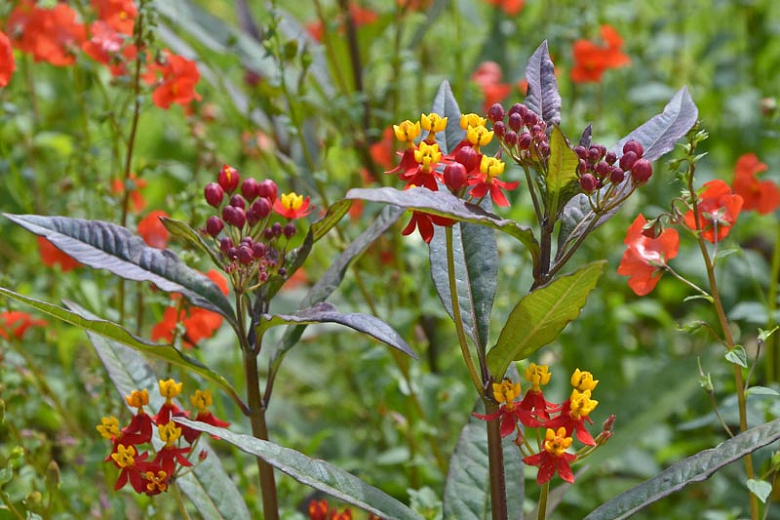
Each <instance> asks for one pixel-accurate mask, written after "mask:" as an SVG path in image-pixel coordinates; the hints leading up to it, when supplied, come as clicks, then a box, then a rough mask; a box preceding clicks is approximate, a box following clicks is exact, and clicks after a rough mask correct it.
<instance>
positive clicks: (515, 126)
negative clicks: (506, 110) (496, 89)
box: [509, 112, 523, 132]
mask: <svg viewBox="0 0 780 520" xmlns="http://www.w3.org/2000/svg"><path fill="white" fill-rule="evenodd" d="M509 128H511V129H512V130H514V131H515V132H518V131H520V129H521V128H523V116H522V115H520V114H519V113H517V112H511V113H510V114H509Z"/></svg>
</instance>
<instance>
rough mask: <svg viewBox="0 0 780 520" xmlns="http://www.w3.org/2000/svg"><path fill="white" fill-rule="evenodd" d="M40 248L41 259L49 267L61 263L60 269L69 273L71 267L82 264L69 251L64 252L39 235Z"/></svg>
mask: <svg viewBox="0 0 780 520" xmlns="http://www.w3.org/2000/svg"><path fill="white" fill-rule="evenodd" d="M38 250H39V251H40V254H41V260H43V264H44V265H45V266H47V267H54V266H55V265H56V264H60V269H61V270H62V272H63V273H67V272H68V271H70V270H71V269H75V268H76V267H78V266H80V265H81V264H80V263H79V261H78V260H76V259H74V258H73V257H71V256H70V255H68V254H67V253H63V252H62V251H60V250H59V249H57V247H56V246H55V245H54V244H52V243H51V242H49V241H48V240H47V239H45V238H43V237H38Z"/></svg>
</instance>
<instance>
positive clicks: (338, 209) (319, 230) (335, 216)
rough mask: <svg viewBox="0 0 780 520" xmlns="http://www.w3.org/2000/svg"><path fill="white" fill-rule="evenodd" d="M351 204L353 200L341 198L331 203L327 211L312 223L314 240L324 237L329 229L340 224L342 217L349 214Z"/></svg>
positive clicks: (317, 240)
mask: <svg viewBox="0 0 780 520" xmlns="http://www.w3.org/2000/svg"><path fill="white" fill-rule="evenodd" d="M350 206H352V201H351V200H347V199H341V200H338V201H336V202H334V203H333V204H331V205H330V207H329V208H328V211H327V213H325V215H324V216H323V217H322V218H321V219H319V220H318V221H316V222H314V223H313V224H312V225H311V233H312V238H313V240H314V242H319V240H320V239H321V238H322V237H324V236H325V235H327V234H328V231H330V230H331V229H333V226H335V225H336V224H338V223H339V222H340V221H341V218H342V217H343V216H344V215H346V214H347V211H349V208H350Z"/></svg>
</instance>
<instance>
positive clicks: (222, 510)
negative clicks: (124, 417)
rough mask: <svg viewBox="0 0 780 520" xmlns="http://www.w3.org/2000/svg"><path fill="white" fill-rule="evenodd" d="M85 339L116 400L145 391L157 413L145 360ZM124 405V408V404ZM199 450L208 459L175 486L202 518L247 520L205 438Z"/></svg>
mask: <svg viewBox="0 0 780 520" xmlns="http://www.w3.org/2000/svg"><path fill="white" fill-rule="evenodd" d="M69 305H70V306H71V308H72V309H73V311H75V312H76V313H78V314H79V315H80V316H82V317H83V318H84V319H88V320H96V319H99V318H98V317H97V316H95V315H93V314H91V313H89V312H88V311H87V310H86V309H82V308H81V307H79V306H77V305H76V304H69ZM87 336H89V339H90V341H91V342H92V346H93V347H95V351H96V352H97V354H98V357H99V358H100V361H102V363H103V366H104V367H105V368H106V372H108V376H109V377H110V378H111V382H112V383H113V384H114V387H115V388H116V390H117V392H118V394H119V395H118V398H119V399H120V400H121V401H124V399H123V398H124V397H125V396H127V395H130V393H131V392H132V391H133V390H142V389H144V390H148V391H149V409H150V410H159V409H160V406H161V405H162V404H163V403H164V402H165V399H164V398H163V397H162V396H160V394H159V392H157V391H155V389H156V388H157V381H158V380H159V379H160V378H159V377H158V376H157V375H156V374H155V373H154V370H152V367H151V366H149V364H148V363H147V362H146V361H145V360H144V358H143V357H142V356H141V355H140V354H139V353H138V352H135V351H134V350H132V349H131V348H128V347H126V346H124V345H122V344H120V343H118V342H116V341H112V340H109V339H106V338H104V337H102V336H100V335H98V334H96V333H94V332H91V331H87ZM125 405H126V406H127V403H125ZM128 408H130V407H129V406H128ZM202 451H205V452H206V454H207V456H206V457H205V458H204V459H203V460H201V461H200V462H199V463H198V464H197V465H196V466H195V468H194V470H193V471H190V472H187V473H186V474H185V475H182V476H181V477H179V478H177V479H176V485H177V486H179V487H180V488H181V489H182V491H183V492H184V494H185V495H187V497H188V498H189V499H190V500H191V501H192V503H193V504H194V505H195V507H196V508H197V510H198V512H199V513H200V514H201V516H202V517H203V518H214V519H216V520H220V519H225V520H232V519H236V520H243V519H246V520H249V518H251V515H250V513H249V509H248V508H247V506H246V503H245V502H244V499H243V497H242V496H241V493H239V491H238V489H236V485H235V484H234V483H233V481H232V479H231V478H230V477H229V476H228V474H227V473H226V472H225V468H224V467H223V466H222V463H221V462H220V458H219V456H218V455H217V454H216V453H214V451H213V450H212V449H211V447H210V446H209V442H208V440H206V439H205V438H201V439H200V440H199V441H198V453H200V452H202Z"/></svg>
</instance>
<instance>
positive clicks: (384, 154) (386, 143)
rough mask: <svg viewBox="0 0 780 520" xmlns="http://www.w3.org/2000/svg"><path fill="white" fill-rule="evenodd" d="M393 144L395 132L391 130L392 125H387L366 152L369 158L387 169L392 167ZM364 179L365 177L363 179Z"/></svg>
mask: <svg viewBox="0 0 780 520" xmlns="http://www.w3.org/2000/svg"><path fill="white" fill-rule="evenodd" d="M394 146H395V132H394V131H393V125H390V126H388V127H387V128H385V129H384V130H383V131H382V138H381V139H380V140H379V141H377V142H376V143H374V144H372V145H371V146H370V147H369V150H368V152H369V153H370V154H371V159H372V160H373V161H374V162H375V163H376V164H378V165H379V166H381V167H382V168H384V169H386V170H389V169H391V168H392V167H393V163H394V161H393V150H394ZM364 180H365V179H364Z"/></svg>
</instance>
